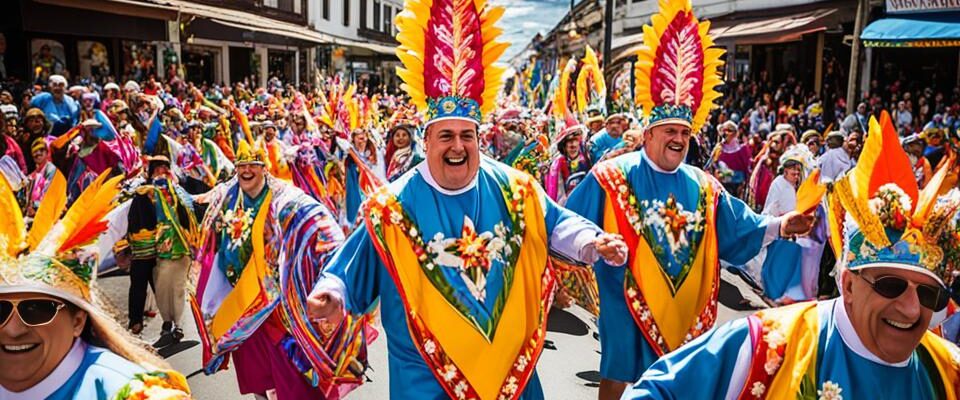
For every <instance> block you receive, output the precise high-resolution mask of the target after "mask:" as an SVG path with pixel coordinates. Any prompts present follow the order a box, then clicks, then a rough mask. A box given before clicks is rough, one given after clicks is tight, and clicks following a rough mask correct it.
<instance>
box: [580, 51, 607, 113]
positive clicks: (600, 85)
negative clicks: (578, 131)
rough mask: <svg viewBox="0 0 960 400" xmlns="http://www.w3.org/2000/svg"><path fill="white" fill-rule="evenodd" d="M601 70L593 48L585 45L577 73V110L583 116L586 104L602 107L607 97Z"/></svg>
mask: <svg viewBox="0 0 960 400" xmlns="http://www.w3.org/2000/svg"><path fill="white" fill-rule="evenodd" d="M603 79H604V78H603V70H602V69H600V60H598V59H597V53H594V52H593V48H591V47H590V46H587V52H586V54H584V55H583V66H582V67H581V68H580V74H579V75H577V112H578V113H580V116H581V117H583V116H584V113H585V112H586V111H587V107H588V106H596V107H598V108H600V109H603V108H604V105H605V103H606V99H607V84H606V82H604V80H603Z"/></svg>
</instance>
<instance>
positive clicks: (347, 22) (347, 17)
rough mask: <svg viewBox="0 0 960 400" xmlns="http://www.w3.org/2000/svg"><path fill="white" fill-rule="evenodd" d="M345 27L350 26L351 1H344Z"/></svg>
mask: <svg viewBox="0 0 960 400" xmlns="http://www.w3.org/2000/svg"><path fill="white" fill-rule="evenodd" d="M343 26H350V0H343Z"/></svg>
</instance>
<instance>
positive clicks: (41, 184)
mask: <svg viewBox="0 0 960 400" xmlns="http://www.w3.org/2000/svg"><path fill="white" fill-rule="evenodd" d="M30 158H31V161H33V164H34V165H36V166H37V167H36V168H35V169H34V170H33V171H31V172H30V175H28V176H27V179H28V184H27V204H26V206H27V207H26V209H25V210H24V214H25V215H26V216H28V217H31V218H32V217H33V216H34V214H36V212H37V208H38V207H40V200H43V196H44V195H45V194H46V193H47V189H48V188H49V187H50V182H52V181H53V176H54V174H56V172H57V167H56V166H54V165H53V163H52V162H50V148H49V145H48V144H47V139H46V138H37V140H34V141H33V145H32V146H31V147H30Z"/></svg>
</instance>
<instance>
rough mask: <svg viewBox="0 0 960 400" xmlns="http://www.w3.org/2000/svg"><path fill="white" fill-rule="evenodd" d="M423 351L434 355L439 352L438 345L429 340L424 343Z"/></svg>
mask: <svg viewBox="0 0 960 400" xmlns="http://www.w3.org/2000/svg"><path fill="white" fill-rule="evenodd" d="M423 351H425V352H427V354H429V355H433V353H434V352H436V351H437V344H436V343H434V342H433V340H429V339H427V341H426V342H424V343H423Z"/></svg>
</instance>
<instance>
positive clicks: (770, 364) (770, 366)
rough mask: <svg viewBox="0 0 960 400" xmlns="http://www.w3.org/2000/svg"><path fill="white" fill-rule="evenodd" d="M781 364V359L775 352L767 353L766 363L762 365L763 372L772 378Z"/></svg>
mask: <svg viewBox="0 0 960 400" xmlns="http://www.w3.org/2000/svg"><path fill="white" fill-rule="evenodd" d="M782 363H783V357H780V354H779V353H777V352H776V351H767V362H765V363H764V364H763V370H764V371H766V372H767V375H771V376H772V375H773V374H776V373H777V370H779V369H780V364H782Z"/></svg>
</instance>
